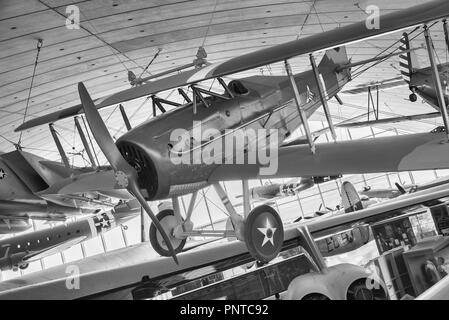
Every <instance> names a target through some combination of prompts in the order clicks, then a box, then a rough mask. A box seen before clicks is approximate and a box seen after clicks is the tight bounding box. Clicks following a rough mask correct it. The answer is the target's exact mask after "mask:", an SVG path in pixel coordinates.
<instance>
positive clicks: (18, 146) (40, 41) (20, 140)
mask: <svg viewBox="0 0 449 320" xmlns="http://www.w3.org/2000/svg"><path fill="white" fill-rule="evenodd" d="M43 45H44V41H43V40H42V39H39V40H37V53H36V60H35V61H34V68H33V75H32V76H31V84H30V89H29V90H28V97H27V102H26V106H25V112H24V113H23V121H22V124H23V123H25V120H26V116H27V112H28V107H29V105H30V98H31V90H32V89H33V83H34V77H35V76H36V68H37V64H38V62H39V53H40V52H41V48H42V46H43ZM22 135H23V131H20V136H19V141H18V142H17V148H19V149H20V144H21V142H22Z"/></svg>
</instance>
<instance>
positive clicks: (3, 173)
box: [0, 169, 6, 179]
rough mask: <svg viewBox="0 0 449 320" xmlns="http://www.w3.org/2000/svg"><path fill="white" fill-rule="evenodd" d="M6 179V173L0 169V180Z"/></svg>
mask: <svg viewBox="0 0 449 320" xmlns="http://www.w3.org/2000/svg"><path fill="white" fill-rule="evenodd" d="M4 177H6V172H5V171H4V170H3V169H0V179H3V178H4Z"/></svg>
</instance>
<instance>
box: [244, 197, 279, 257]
mask: <svg viewBox="0 0 449 320" xmlns="http://www.w3.org/2000/svg"><path fill="white" fill-rule="evenodd" d="M244 232H245V242H246V246H247V248H248V251H249V252H250V253H251V255H252V256H253V257H254V258H255V259H256V260H257V261H260V262H269V261H271V260H273V259H274V258H276V257H277V255H278V254H279V252H280V251H281V248H282V244H283V242H284V226H283V224H282V220H281V217H280V216H279V214H278V213H277V212H276V210H274V209H273V208H272V207H270V206H267V205H262V206H259V207H256V208H254V209H253V210H251V212H250V213H249V215H248V218H247V219H246V222H245V230H244Z"/></svg>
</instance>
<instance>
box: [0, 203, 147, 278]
mask: <svg viewBox="0 0 449 320" xmlns="http://www.w3.org/2000/svg"><path fill="white" fill-rule="evenodd" d="M138 214H140V206H137V207H134V208H130V207H129V206H128V205H126V204H124V203H123V204H119V205H117V206H116V207H115V210H114V212H113V213H112V212H103V213H98V214H95V215H93V216H90V217H86V218H82V219H80V220H77V221H74V222H68V223H64V224H60V225H58V226H55V227H50V228H44V229H41V230H38V231H34V232H27V233H22V234H20V235H17V236H14V237H10V238H6V239H2V240H0V270H9V269H17V268H20V269H26V268H27V267H28V265H29V263H30V262H32V261H35V260H37V259H41V258H44V257H46V256H49V255H52V254H54V253H56V252H60V251H62V250H65V249H68V248H70V247H71V246H74V245H76V244H78V243H80V242H81V241H84V240H87V239H90V238H93V237H96V236H97V235H99V234H100V233H102V232H106V231H108V230H111V229H112V228H114V227H116V226H119V225H122V224H124V223H126V222H127V221H128V220H130V219H132V218H134V217H136V216H137V215H138Z"/></svg>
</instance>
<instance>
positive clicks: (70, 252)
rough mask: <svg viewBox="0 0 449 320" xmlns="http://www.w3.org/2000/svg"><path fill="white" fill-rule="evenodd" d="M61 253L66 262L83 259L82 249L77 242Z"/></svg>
mask: <svg viewBox="0 0 449 320" xmlns="http://www.w3.org/2000/svg"><path fill="white" fill-rule="evenodd" d="M63 254H64V258H65V262H66V263H68V262H72V261H77V260H80V259H83V251H82V250H81V245H79V244H77V245H75V246H72V247H71V248H69V249H67V250H65V251H64V252H63Z"/></svg>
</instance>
